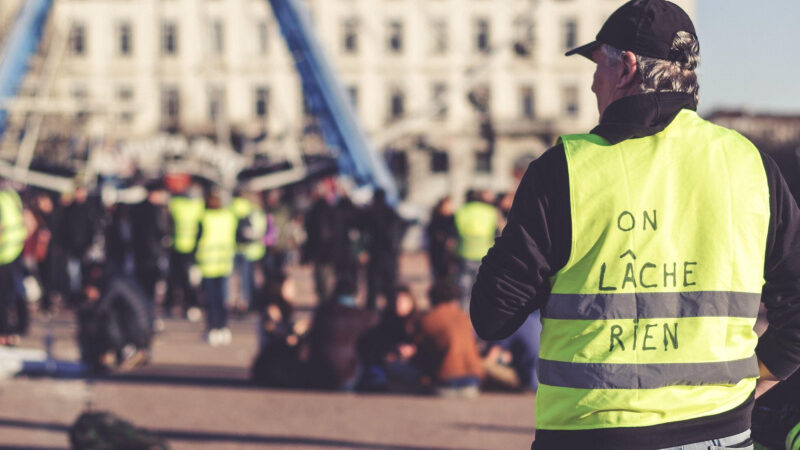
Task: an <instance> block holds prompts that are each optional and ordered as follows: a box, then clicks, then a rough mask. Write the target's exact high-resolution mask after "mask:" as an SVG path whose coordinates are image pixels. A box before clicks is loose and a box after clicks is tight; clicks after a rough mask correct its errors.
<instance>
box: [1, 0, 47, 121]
mask: <svg viewBox="0 0 800 450" xmlns="http://www.w3.org/2000/svg"><path fill="white" fill-rule="evenodd" d="M0 1H2V0H0ZM21 5H22V6H20V12H19V15H18V16H17V19H16V21H15V22H14V25H13V27H12V28H11V30H10V31H9V33H8V34H7V35H6V40H5V43H4V44H3V47H2V49H0V101H5V100H8V99H10V98H12V97H14V96H15V95H16V94H17V91H18V90H19V87H20V85H21V84H22V80H23V79H24V78H25V74H26V73H27V72H28V67H29V66H28V62H29V60H30V58H31V56H33V54H34V53H36V49H37V48H38V47H39V41H40V40H41V38H42V32H43V31H44V25H45V22H46V21H47V15H48V13H49V12H50V7H51V6H52V5H53V0H26V1H23V2H22V3H21ZM7 117H8V112H7V111H6V107H5V104H4V103H0V136H2V135H3V132H4V131H5V127H6V119H7Z"/></svg>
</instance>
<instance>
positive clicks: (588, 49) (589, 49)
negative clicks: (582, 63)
mask: <svg viewBox="0 0 800 450" xmlns="http://www.w3.org/2000/svg"><path fill="white" fill-rule="evenodd" d="M602 44H603V43H602V42H599V41H592V42H589V43H588V44H586V45H581V46H580V47H575V48H573V49H572V50H570V51H568V52H567V53H564V55H565V56H572V55H576V54H577V55H581V56H583V57H585V58H589V59H592V53H593V52H594V51H595V50H596V49H597V48H599V47H600V46H601V45H602Z"/></svg>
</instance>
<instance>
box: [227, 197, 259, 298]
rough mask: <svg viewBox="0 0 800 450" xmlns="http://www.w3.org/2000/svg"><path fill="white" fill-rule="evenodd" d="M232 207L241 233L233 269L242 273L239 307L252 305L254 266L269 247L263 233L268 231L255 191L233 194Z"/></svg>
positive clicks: (240, 277) (238, 235) (238, 236)
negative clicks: (234, 195) (240, 302)
mask: <svg viewBox="0 0 800 450" xmlns="http://www.w3.org/2000/svg"><path fill="white" fill-rule="evenodd" d="M231 210H232V211H233V213H234V214H235V215H236V218H237V219H238V220H239V225H240V226H239V232H238V233H237V235H236V258H235V259H234V270H235V271H236V273H237V274H238V276H239V296H240V298H241V300H242V303H243V304H242V305H240V309H245V310H246V309H247V308H249V307H250V306H252V302H253V289H254V287H255V280H254V277H253V269H254V266H255V265H256V264H258V263H260V262H261V260H262V259H263V258H264V255H265V254H266V251H267V247H266V245H265V243H264V235H265V234H266V233H267V214H266V213H265V212H264V209H263V208H262V206H261V201H260V199H259V197H258V195H256V194H255V193H240V195H237V196H236V197H234V199H233V202H232V204H231Z"/></svg>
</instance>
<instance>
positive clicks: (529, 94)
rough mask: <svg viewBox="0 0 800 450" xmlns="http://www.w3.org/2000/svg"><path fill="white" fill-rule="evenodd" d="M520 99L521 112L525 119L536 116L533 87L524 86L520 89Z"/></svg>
mask: <svg viewBox="0 0 800 450" xmlns="http://www.w3.org/2000/svg"><path fill="white" fill-rule="evenodd" d="M519 99H520V114H521V116H522V118H523V119H534V118H536V109H535V104H534V97H533V88H532V87H530V86H523V87H522V88H520V90H519Z"/></svg>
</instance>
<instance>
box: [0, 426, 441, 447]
mask: <svg viewBox="0 0 800 450" xmlns="http://www.w3.org/2000/svg"><path fill="white" fill-rule="evenodd" d="M2 427H11V428H25V429H29V430H46V431H56V432H63V433H68V432H69V428H70V427H69V425H64V424H61V423H55V422H36V421H32V420H19V419H0V428H2ZM147 430H148V431H150V432H152V433H154V434H157V435H158V436H161V437H163V438H165V439H167V440H169V441H172V440H174V441H191V442H220V443H225V442H228V443H230V442H233V443H240V444H273V445H282V446H295V445H298V446H299V445H302V446H316V447H336V448H369V449H376V450H423V449H430V450H454V449H448V448H447V447H429V446H425V447H417V446H405V445H392V444H378V443H372V442H357V441H348V440H339V439H326V438H313V437H303V436H283V435H267V434H235V433H223V432H208V431H182V430H167V429H149V428H148V429H147ZM12 449H14V450H56V449H59V450H60V447H19V446H13V447H8V446H2V445H0V450H12Z"/></svg>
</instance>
